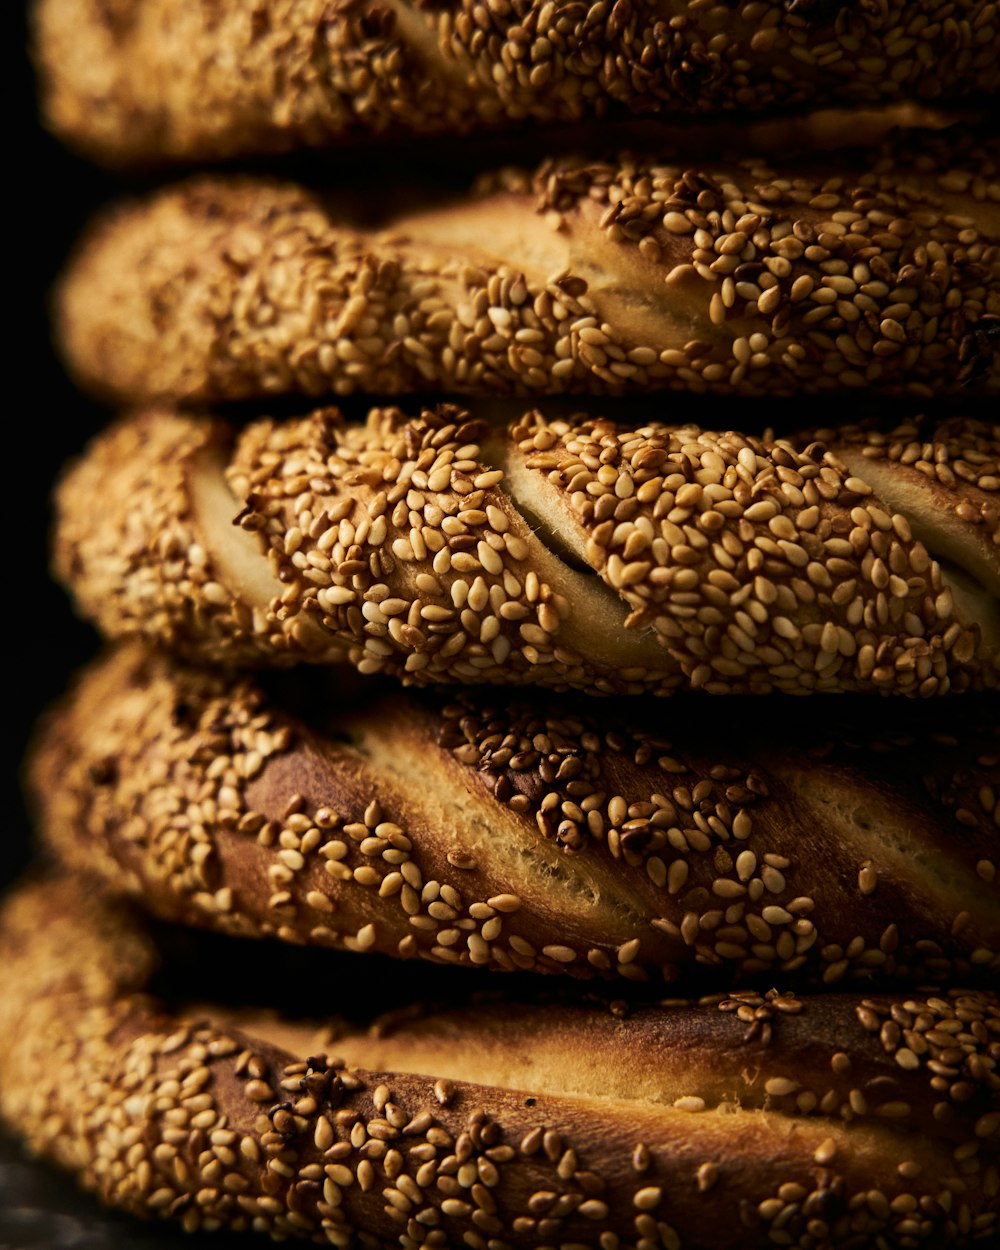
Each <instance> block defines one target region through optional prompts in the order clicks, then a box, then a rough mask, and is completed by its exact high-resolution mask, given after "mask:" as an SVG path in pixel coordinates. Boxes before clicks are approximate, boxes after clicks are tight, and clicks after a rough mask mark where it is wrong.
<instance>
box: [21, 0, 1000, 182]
mask: <svg viewBox="0 0 1000 1250" xmlns="http://www.w3.org/2000/svg"><path fill="white" fill-rule="evenodd" d="M942 21H943V22H944V25H943V26H942ZM998 40H1000V26H998V23H997V17H996V12H995V10H994V8H993V6H992V5H986V6H984V5H981V4H977V3H973V0H959V3H957V4H956V3H954V2H953V0H919V2H918V3H913V0H888V2H887V3H883V4H881V5H878V6H857V5H850V4H841V3H833V4H830V3H821V4H817V3H811V2H809V0H780V2H778V0H751V2H749V3H747V2H746V0H741V2H740V3H738V4H730V5H709V4H701V5H695V6H692V5H690V4H682V3H677V2H665V0H623V2H622V3H618V4H614V5H609V4H605V3H593V2H589V3H586V4H576V5H569V4H565V3H560V4H556V5H552V4H545V3H542V2H541V0H530V2H529V3H520V4H510V3H507V2H506V0H494V3H492V4H490V5H488V6H486V5H479V4H476V3H474V2H473V0H462V2H460V3H458V2H455V0H450V2H448V3H434V4H431V3H427V2H421V0H381V2H380V3H374V2H373V0H335V2H331V0H258V2H257V3H255V4H246V3H241V2H240V0H225V2H224V3H214V4H213V5H211V6H210V7H206V6H205V5H204V4H201V3H198V2H197V0H152V2H150V0H144V2H143V3H141V4H140V3H138V2H137V0H115V2H114V3H113V4H109V3H108V0H44V2H43V3H42V4H41V5H40V6H39V12H38V43H39V49H38V54H39V59H40V61H41V64H42V69H43V91H44V96H45V107H46V110H47V112H48V115H49V120H50V124H51V125H52V126H53V128H54V129H55V130H56V131H57V132H59V133H60V134H61V136H62V137H64V138H66V139H67V140H69V141H70V142H73V143H74V144H76V145H78V146H80V147H83V148H85V149H86V150H87V151H88V152H90V153H91V154H93V155H95V156H97V157H99V158H101V159H104V160H110V161H129V160H133V161H134V160H146V161H148V160H153V159H157V158H159V159H162V158H164V157H166V158H177V157H181V158H187V159H191V158H196V159H197V158H205V157H218V156H231V155H235V154H240V153H244V154H245V153H255V152H259V151H275V150H280V149H287V148H293V147H300V146H317V145H323V144H327V143H330V142H336V141H337V140H338V139H343V138H345V137H349V136H352V135H355V136H356V135H358V134H365V133H372V132H374V133H384V132H390V133H391V132H394V131H395V132H401V131H415V132H420V133H442V132H444V133H454V132H467V131H469V130H472V129H473V128H477V127H489V128H498V127H513V126H518V125H521V126H523V125H524V124H525V123H526V122H529V121H530V122H533V123H536V124H537V123H539V122H541V123H572V122H579V121H584V120H590V119H596V118H605V117H614V116H629V115H639V116H643V115H647V116H648V115H657V114H661V113H664V112H666V113H669V114H673V115H676V114H678V113H698V114H707V113H717V112H722V111H726V112H732V111H737V112H738V113H740V114H741V115H746V114H748V113H754V112H756V113H760V112H764V111H766V110H770V109H782V110H789V109H792V108H796V107H797V108H801V107H807V106H809V105H810V104H812V105H823V104H827V103H835V102H843V103H846V104H851V105H854V106H857V105H865V104H867V105H881V104H886V103H889V102H891V101H893V100H898V99H906V98H909V99H913V98H920V99H923V100H937V99H942V98H945V99H947V98H949V97H960V96H967V95H974V94H976V93H989V92H991V91H993V92H995V91H996V90H997V89H998V88H1000V76H998V74H1000V72H998V69H997V56H996V53H997V47H998Z"/></svg>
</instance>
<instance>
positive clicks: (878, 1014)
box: [0, 882, 1000, 1250]
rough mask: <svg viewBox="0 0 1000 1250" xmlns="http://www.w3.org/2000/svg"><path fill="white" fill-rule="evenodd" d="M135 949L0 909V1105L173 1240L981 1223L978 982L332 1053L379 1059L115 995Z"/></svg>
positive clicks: (876, 1232) (998, 1019)
mask: <svg viewBox="0 0 1000 1250" xmlns="http://www.w3.org/2000/svg"><path fill="white" fill-rule="evenodd" d="M154 959H155V955H154V952H153V949H152V947H151V945H150V943H149V941H148V939H146V938H144V936H143V935H142V934H141V933H140V932H138V931H137V930H136V929H135V927H134V924H133V923H132V922H131V921H130V920H129V918H128V917H127V916H125V915H122V914H117V913H115V912H114V911H112V910H109V909H107V908H104V907H102V905H101V904H99V903H98V902H97V901H96V900H94V899H89V900H84V899H83V898H82V897H81V896H80V895H79V893H77V892H76V887H73V886H70V885H68V884H67V883H66V882H56V883H53V882H43V883H41V884H38V885H36V886H34V887H26V888H24V889H22V891H21V893H20V894H18V895H15V896H14V897H13V898H11V899H9V900H8V902H7V904H6V907H5V909H4V912H3V918H2V927H0V967H2V968H3V977H4V993H3V995H0V1022H2V1025H3V1027H2V1028H0V1107H2V1111H3V1115H4V1117H5V1118H6V1119H7V1121H8V1122H9V1123H10V1124H12V1125H14V1126H15V1127H16V1128H17V1130H18V1132H20V1133H21V1134H22V1135H23V1137H24V1138H25V1139H26V1140H27V1142H28V1143H29V1144H30V1145H31V1147H32V1148H33V1149H34V1150H35V1151H37V1152H40V1153H44V1154H46V1155H48V1156H49V1157H51V1158H52V1159H53V1160H55V1161H56V1162H58V1163H60V1164H62V1165H63V1166H64V1167H68V1168H70V1169H72V1170H73V1171H74V1172H75V1173H76V1174H77V1176H78V1177H79V1178H80V1179H81V1180H82V1182H83V1184H84V1185H85V1186H86V1187H87V1188H89V1189H91V1190H94V1191H96V1192H97V1193H98V1194H99V1195H100V1196H101V1197H102V1199H103V1200H104V1201H105V1202H108V1203H110V1204H112V1205H114V1206H117V1207H121V1208H123V1209H125V1210H128V1211H132V1212H135V1213H139V1214H144V1215H150V1214H152V1215H155V1216H158V1217H169V1218H173V1219H176V1220H180V1221H181V1223H182V1224H183V1225H184V1227H185V1228H187V1229H188V1230H190V1231H194V1230H197V1229H203V1228H204V1229H214V1228H218V1227H222V1226H229V1227H232V1228H235V1229H245V1230H251V1229H252V1230H254V1231H257V1232H269V1233H271V1234H272V1235H274V1236H278V1237H280V1238H286V1237H295V1238H303V1239H312V1240H323V1241H324V1242H327V1243H330V1244H333V1245H338V1246H349V1245H360V1246H365V1247H369V1248H371V1250H377V1248H380V1247H385V1248H387V1247H389V1246H397V1247H398V1246H400V1245H402V1246H418V1245H427V1246H445V1245H459V1244H462V1245H468V1246H470V1247H474V1248H477V1250H478V1248H481V1250H485V1248H486V1247H487V1246H489V1244H490V1242H491V1241H492V1242H493V1244H494V1245H496V1244H503V1245H509V1246H512V1247H538V1248H540V1247H542V1246H550V1245H561V1246H574V1247H575V1246H588V1247H590V1246H603V1247H608V1246H614V1247H619V1248H620V1250H626V1248H630V1250H639V1248H640V1247H642V1248H643V1250H645V1248H646V1247H652V1246H658V1247H659V1246H665V1247H678V1246H681V1245H683V1246H685V1247H694V1248H695V1250H697V1248H699V1247H700V1248H701V1250H705V1248H706V1247H711V1250H757V1248H761V1250H763V1248H764V1247H770V1246H772V1245H774V1244H780V1245H790V1246H800V1247H805V1246H812V1245H815V1244H817V1241H818V1239H820V1238H821V1239H822V1244H823V1245H826V1246H830V1247H833V1248H840V1247H844V1248H845V1250H846V1248H847V1247H850V1248H851V1250H874V1248H875V1247H878V1248H879V1250H886V1248H892V1250H902V1248H903V1247H907V1248H909V1247H913V1246H918V1247H920V1246H924V1247H932V1246H933V1247H935V1248H937V1247H942V1246H973V1245H980V1244H986V1242H988V1241H989V1240H990V1239H991V1238H992V1236H993V1235H994V1233H995V1230H996V1222H997V1203H996V1175H997V1138H998V1121H1000V1110H998V1106H1000V1103H998V1089H1000V1078H998V1076H997V1072H996V1068H997V1057H998V1040H997V1039H998V1032H1000V1005H998V1002H997V999H996V997H995V995H993V994H990V993H984V992H977V991H963V990H961V989H955V990H951V991H935V992H927V991H920V992H917V991H914V992H912V993H911V994H909V995H900V996H894V997H877V998H867V999H862V998H859V997H856V996H848V995H840V996H836V997H827V998H821V999H817V1000H810V999H797V998H794V997H791V996H788V995H783V994H778V993H777V992H775V993H773V994H769V995H768V996H766V997H763V998H762V997H759V996H757V995H753V994H750V995H745V996H736V997H725V996H718V998H716V999H714V1000H708V1001H706V1002H703V1003H701V1004H700V1005H686V1006H681V1005H674V1006H670V1007H659V1008H654V1007H650V1008H646V1009H641V1010H637V1011H635V1012H634V1013H632V1014H627V1015H625V1018H621V1017H622V1010H621V1008H619V1009H617V1012H616V1013H614V1014H613V1013H612V1011H609V1010H608V1008H607V1007H604V1008H600V1007H596V1006H591V1007H585V1006H582V1005H576V1006H568V1007H564V1008H559V1007H558V1006H556V1007H548V1008H546V1009H544V1010H539V1009H538V1008H535V1007H532V1006H530V1005H525V1004H518V1003H516V1002H511V1003H510V1004H508V1005H507V1008H506V1010H505V1009H504V1007H503V1005H499V1006H494V1007H492V1008H491V1007H489V1006H488V1005H487V1006H482V1005H481V1006H479V1007H472V1008H470V1009H467V1010H466V1011H459V1010H454V1011H451V1012H447V1013H443V1014H440V1015H438V1016H437V1018H436V1019H435V1018H431V1019H428V1020H423V1021H421V1020H419V1019H417V1020H410V1021H409V1022H407V1023H403V1022H400V1021H398V1020H397V1021H396V1023H395V1024H394V1025H393V1026H392V1027H391V1028H389V1030H388V1032H386V1029H385V1028H384V1027H383V1028H382V1029H381V1030H379V1031H378V1033H377V1035H376V1036H375V1037H354V1038H351V1037H350V1036H348V1037H344V1038H341V1039H340V1040H339V1041H338V1042H337V1043H336V1045H338V1046H340V1045H344V1046H346V1047H347V1048H348V1049H349V1051H350V1052H352V1053H354V1054H356V1055H357V1056H358V1057H359V1058H365V1057H366V1056H368V1057H370V1058H371V1059H377V1060H381V1059H384V1060H386V1061H387V1064H388V1065H389V1066H387V1067H386V1068H384V1069H381V1070H380V1069H378V1068H375V1069H374V1070H373V1067H372V1064H371V1063H370V1062H369V1061H368V1059H367V1058H366V1061H365V1065H364V1066H363V1067H357V1068H356V1067H354V1064H353V1062H351V1063H349V1065H348V1066H344V1063H343V1060H342V1059H341V1058H340V1057H337V1056H329V1055H328V1054H324V1053H322V1052H320V1051H317V1050H315V1049H311V1048H300V1047H297V1046H295V1042H296V1041H297V1040H298V1039H299V1038H300V1037H301V1035H302V1029H301V1028H298V1029H296V1028H293V1029H291V1030H285V1029H282V1028H281V1027H280V1026H277V1027H276V1026H275V1024H274V1022H273V1021H270V1020H268V1019H266V1018H265V1020H264V1021H263V1022H262V1024H263V1028H262V1031H261V1032H260V1033H257V1032H256V1031H251V1032H247V1031H245V1030H246V1029H247V1028H248V1027H250V1026H251V1025H252V1019H251V1018H248V1017H246V1016H244V1017H243V1024H242V1027H239V1028H237V1027H233V1026H232V1024H231V1023H229V1021H228V1019H227V1014H228V1013H226V1012H223V1013H221V1019H220V1018H219V1015H218V1014H217V1013H213V1010H212V1008H210V1007H209V1008H204V1007H200V1008H198V1011H197V1015H195V1016H194V1017H191V1016H190V1015H188V1016H185V1015H184V1014H175V1013H174V1012H172V1011H170V1010H169V1009H167V1010H164V1008H163V1007H161V1006H159V1005H158V1004H157V1003H156V1002H155V1001H151V1000H150V999H149V998H148V997H147V996H145V995H144V994H142V993H141V992H139V991H141V990H142V989H143V988H144V986H145V985H146V983H147V982H148V979H149V972H150V970H151V965H152V963H153V961H154ZM219 971H220V973H221V972H222V971H223V970H222V969H220V970H219ZM316 988H318V987H316V986H313V987H311V990H312V991H315V990H316ZM339 989H340V992H341V993H343V992H344V990H345V989H346V987H345V986H341V987H339ZM300 992H301V991H300ZM304 1001H306V1002H307V1004H308V1006H310V1007H314V1006H315V1005H316V1004H317V1001H318V999H317V998H316V997H315V996H314V995H313V993H310V995H309V996H308V997H306V998H305V999H304ZM494 1025H495V1026H496V1028H497V1030H498V1031H497V1032H496V1033H494V1032H492V1029H491V1026H494ZM275 1033H277V1036H278V1037H279V1038H280V1039H281V1042H280V1043H278V1044H276V1043H275V1042H274V1041H271V1040H269V1039H270V1037H272V1036H274V1035H275ZM529 1038H530V1039H531V1041H532V1043H534V1044H533V1045H532V1046H531V1049H530V1053H528V1052H527V1051H526V1047H525V1043H526V1041H527V1040H528V1039H529ZM500 1040H503V1041H507V1042H509V1043H510V1044H509V1045H507V1046H503V1047H502V1048H501V1047H500V1046H499V1045H498V1041H500ZM289 1042H290V1043H291V1047H292V1048H291V1049H289ZM411 1044H412V1049H411ZM415 1068H416V1069H417V1070H418V1072H419V1073H420V1074H418V1075H415V1074H413V1073H414V1069H415ZM425 1068H426V1071H422V1069H425ZM629 1078H633V1079H629ZM776 1233H780V1236H778V1237H776V1236H775V1234H776Z"/></svg>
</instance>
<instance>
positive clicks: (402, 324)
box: [60, 130, 1000, 400]
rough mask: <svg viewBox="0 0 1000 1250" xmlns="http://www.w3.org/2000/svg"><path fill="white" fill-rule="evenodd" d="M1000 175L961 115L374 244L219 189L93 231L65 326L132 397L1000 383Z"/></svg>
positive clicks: (574, 187) (633, 176) (431, 218)
mask: <svg viewBox="0 0 1000 1250" xmlns="http://www.w3.org/2000/svg"><path fill="white" fill-rule="evenodd" d="M997 169H998V161H997V150H996V142H995V140H993V139H990V138H989V137H987V138H983V139H980V138H976V137H974V136H970V134H969V133H968V132H963V131H961V130H948V131H942V132H940V133H937V134H935V133H932V132H924V131H916V132H912V133H911V134H910V136H909V137H907V138H905V139H904V138H900V137H898V136H897V138H896V139H895V140H894V141H890V142H887V144H886V145H884V146H883V147H882V148H881V149H875V150H869V151H862V152H860V153H853V154H849V155H842V156H840V157H838V160H837V162H836V163H833V162H830V163H827V164H822V163H818V164H817V163H816V161H815V159H812V160H811V161H810V160H805V161H803V160H800V161H798V162H794V161H792V162H788V163H786V164H785V165H781V164H780V163H779V164H778V166H777V167H775V168H772V167H771V166H770V165H769V164H768V162H767V161H766V160H764V159H763V158H747V159H744V160H743V161H742V162H738V163H731V164H726V163H725V162H715V163H713V162H712V161H703V162H701V163H699V162H697V161H694V162H685V163H673V164H672V163H670V161H669V160H654V159H652V158H650V157H648V156H645V157H643V156H640V157H628V156H626V157H622V158H620V159H619V160H617V161H612V162H608V163H602V162H590V163H588V162H586V161H583V160H572V159H564V160H556V161H547V162H545V163H544V164H543V165H542V166H541V167H540V168H539V169H538V170H537V171H536V172H535V173H534V174H533V175H529V174H517V175H513V174H506V175H503V176H501V177H498V178H497V179H494V180H493V183H492V189H486V188H484V189H483V191H482V193H481V195H480V196H479V198H477V199H476V200H474V201H472V202H470V203H464V204H462V205H459V206H457V207H454V208H450V209H442V210H439V211H436V212H425V213H422V214H415V215H411V216H409V217H400V218H398V219H397V220H396V221H394V222H393V223H392V225H391V227H390V228H389V229H388V230H386V231H383V232H382V233H375V232H371V231H368V232H366V231H363V230H358V229H354V228H348V227H346V226H345V225H343V224H342V223H338V222H337V221H336V220H335V218H334V216H333V215H332V214H331V211H330V209H329V208H328V207H326V206H325V205H324V203H323V201H322V200H321V199H320V198H318V197H316V196H314V195H311V194H309V193H307V192H305V191H303V190H302V189H299V188H295V187H293V186H290V185H283V184H273V183H268V182H262V181H253V180H246V179H244V180H235V181H225V180H222V179H219V178H214V179H213V178H203V179H201V180H199V181H195V182H189V183H185V184H182V185H180V186H178V187H175V188H172V189H170V190H167V191H165V192H162V193H161V194H160V195H158V196H157V197H155V198H153V199H152V200H149V201H147V202H145V203H141V204H138V205H128V206H124V207H121V208H119V209H118V210H117V212H114V213H112V214H111V215H110V216H108V217H106V218H105V219H104V220H103V221H102V222H100V223H99V224H98V226H97V227H96V228H95V230H94V231H93V232H92V233H91V234H90V236H89V238H88V240H87V241H86V243H85V245H84V247H83V249H82V251H81V252H80V254H79V256H78V257H77V260H76V262H75V264H74V265H73V266H72V267H71V269H70V271H69V273H68V275H67V277H66V279H65V281H64V284H63V287H62V293H61V297H60V323H61V335H62V339H63V343H64V346H65V351H66V354H67V357H68V359H69V361H70V363H71V365H72V367H73V368H74V370H75V371H76V372H77V374H78V375H79V377H80V378H81V380H83V381H85V382H87V383H88V384H90V385H92V386H94V387H96V388H98V389H100V390H103V391H105V392H108V393H112V394H114V395H117V396H119V397H125V398H129V399H137V398H151V397H163V396H170V397H184V398H187V399H199V400H201V399H205V400H212V399H219V398H238V397H247V396H259V395H266V394H276V393H304V394H309V395H321V394H329V393H333V394H339V395H345V394H348V393H351V392H356V391H367V392H369V393H374V394H383V395H385V394H396V393H404V392H408V391H420V390H424V391H426V390H428V389H430V390H438V391H440V390H442V389H446V390H450V391H452V392H462V393H480V394H481V393H484V392H486V393H501V394H510V393H516V394H536V395H539V394H553V393H561V392H574V393H578V392H582V391H589V392H596V393H602V394H609V393H611V394H617V393H625V392H628V393H639V392H646V391H649V390H650V389H664V388H666V389H673V390H686V391H694V392H696V393H700V392H704V391H710V392H719V393H723V394H745V395H767V396H775V395H799V394H816V393H831V392H836V391H839V390H842V389H844V388H848V389H854V390H857V389H862V388H870V389H878V390H881V391H885V392H888V393H899V394H908V395H915V396H920V397H926V396H928V395H930V394H931V393H940V392H942V391H944V392H953V393H955V392H958V391H959V390H960V389H962V388H965V390H966V393H972V392H981V393H997V391H998V389H1000V355H997V353H996V352H995V340H996V336H995V333H994V330H995V327H996V325H997V321H996V320H995V319H996V318H997V317H998V316H1000V285H998V284H1000V260H998V251H997V241H998V239H1000V209H998V206H997V199H998V194H1000V193H998V182H997V178H998V174H997Z"/></svg>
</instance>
